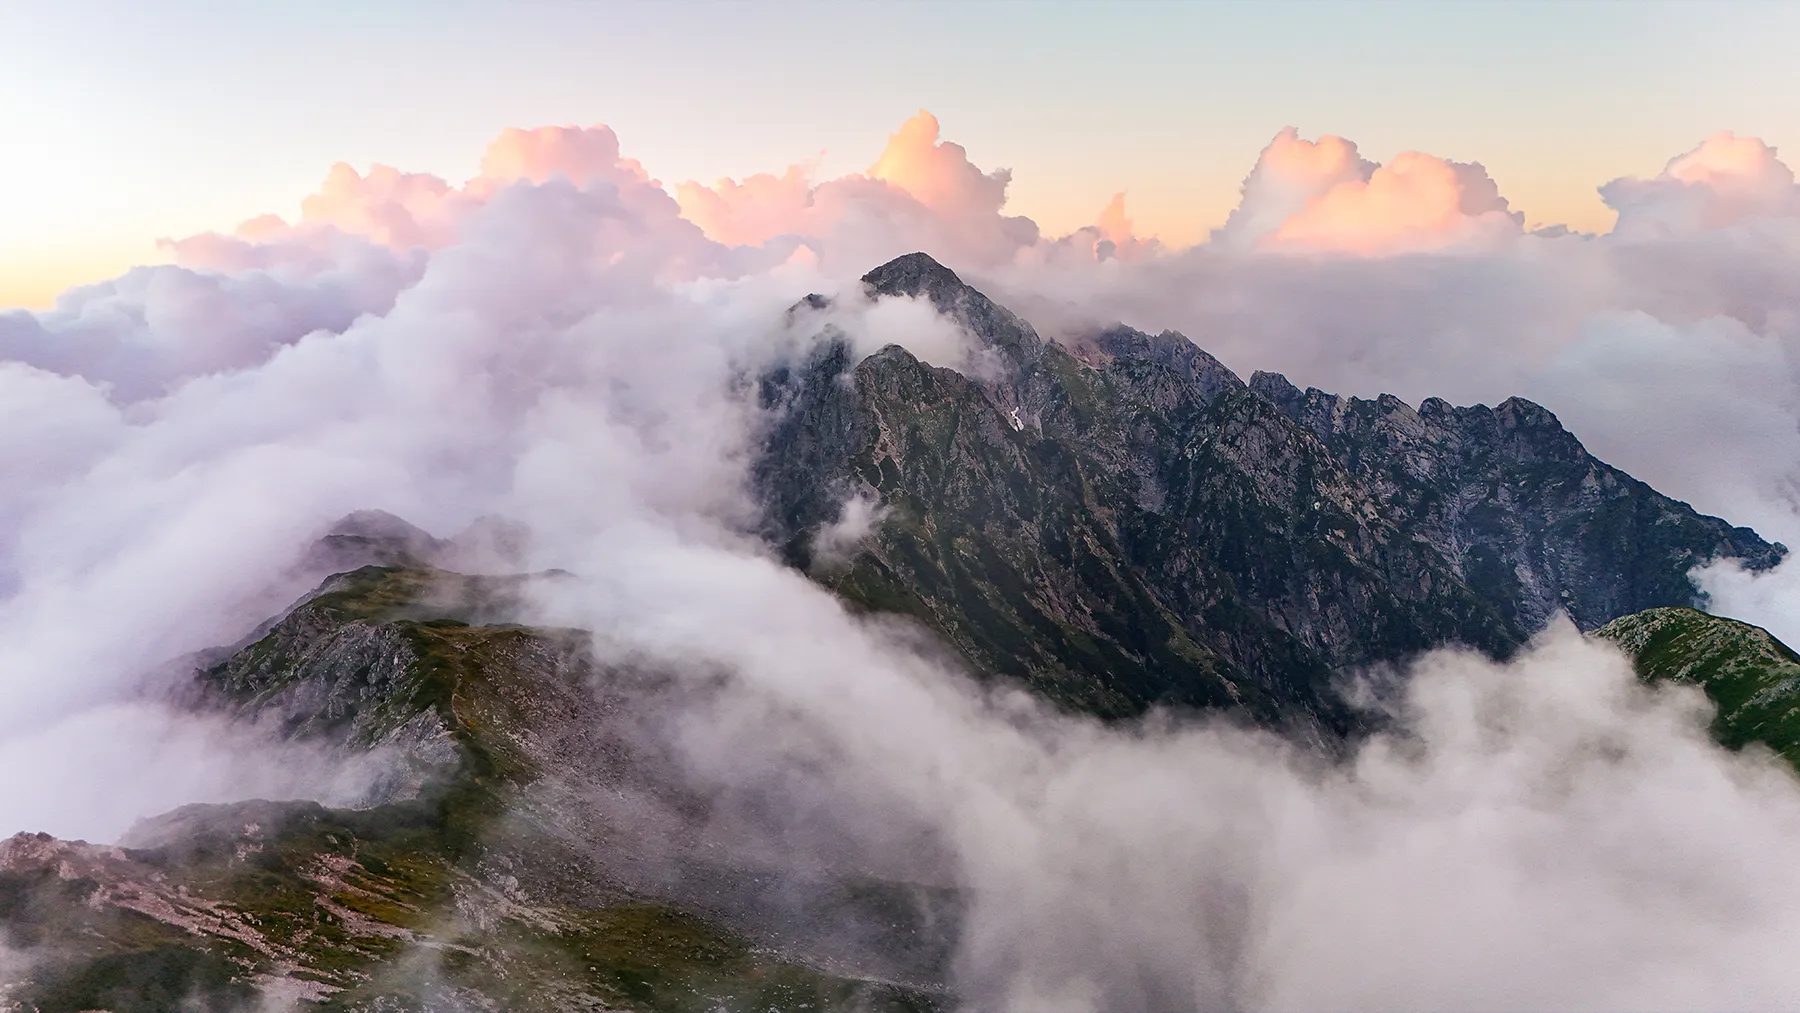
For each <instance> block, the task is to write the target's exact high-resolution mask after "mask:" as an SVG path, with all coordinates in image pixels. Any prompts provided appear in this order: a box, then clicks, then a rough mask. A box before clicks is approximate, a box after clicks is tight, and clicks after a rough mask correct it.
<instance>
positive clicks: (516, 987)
mask: <svg viewBox="0 0 1800 1013" xmlns="http://www.w3.org/2000/svg"><path fill="white" fill-rule="evenodd" d="M403 534H404V532H402V531H397V530H388V531H386V532H382V533H377V534H375V535H372V536H368V537H372V538H373V540H374V543H375V544H371V545H364V546H362V547H361V550H362V551H363V552H365V553H369V552H373V554H375V555H376V556H378V557H379V558H383V559H386V560H388V561H390V562H391V563H394V564H396V565H386V566H366V567H362V568H360V569H357V570H354V571H352V572H349V573H345V574H341V575H338V576H336V577H333V578H331V579H330V580H328V581H327V582H326V583H325V584H324V585H323V586H321V587H320V588H319V589H317V590H316V591H315V592H314V593H313V594H311V595H309V596H308V597H307V598H306V599H305V600H304V601H302V602H301V603H299V604H298V605H297V606H296V607H295V608H293V609H292V610H290V611H289V612H288V613H287V614H286V615H284V616H282V617H280V618H279V619H278V620H277V621H275V622H273V623H271V624H269V625H268V626H267V627H266V628H265V629H263V630H261V631H259V633H258V635H257V636H256V637H254V638H253V639H252V640H251V641H249V642H247V643H245V644H242V645H239V646H238V647H237V648H235V649H231V650H227V651H223V652H219V654H218V656H217V657H215V658H213V659H212V663H211V664H209V665H207V666H206V667H205V668H204V669H203V670H202V671H201V672H200V673H199V674H198V675H197V686H196V690H197V693H198V702H197V704H196V705H197V706H201V707H206V708H211V709H215V710H223V711H225V712H228V713H233V714H236V715H237V716H238V717H240V718H241V719H243V720H246V721H251V720H263V721H272V722H275V723H278V724H279V725H280V727H282V728H284V729H285V730H286V731H287V732H288V734H290V735H294V736H298V737H304V738H308V739H311V740H313V741H325V742H335V743H337V744H338V745H339V746H340V747H341V748H342V749H343V750H345V751H346V752H347V753H353V754H354V753H366V754H372V755H377V754H378V755H386V756H387V757H389V758H390V762H391V763H392V766H393V767H394V768H395V770H396V772H397V776H396V777H395V778H393V779H392V780H391V782H390V783H388V784H385V785H382V786H380V790H379V792H378V796H379V797H378V798H376V799H374V800H372V801H373V802H374V804H371V805H369V806H366V807H363V808H358V809H335V810H334V809H327V808H324V807H322V806H319V805H317V804H315V803H311V802H304V801H294V802H266V801H256V802H244V803H238V804H231V805H191V806H187V807H184V808H182V809H178V810H176V811H174V812H172V813H168V814H166V815H163V816H160V817H157V818H154V819H150V820H146V821H144V822H142V823H140V824H139V825H138V826H137V827H136V828H134V829H133V830H132V831H131V832H130V834H128V835H127V838H126V840H125V841H124V842H123V844H122V845H121V846H116V847H115V846H100V845H92V844H87V843H83V842H79V841H77V842H70V841H61V840H56V839H54V838H51V837H49V836H48V835H43V834H31V833H21V834H18V835H16V836H14V837H12V838H11V839H9V840H5V841H0V928H4V930H5V942H6V945H7V947H9V948H11V949H14V950H24V951H26V952H28V953H29V954H30V955H31V958H32V959H31V963H30V964H29V965H28V966H27V968H26V969H25V971H24V973H23V974H22V975H20V977H21V978H22V979H23V980H16V981H13V982H12V983H10V985H8V986H0V1009H19V1010H35V1011H38V1013H60V1011H67V1013H76V1011H81V1010H98V1009H106V1010H112V1011H115V1013H140V1011H141V1013H167V1011H170V1010H175V1009H183V1010H206V1011H214V1013H224V1011H238V1010H257V1009H266V1008H269V1007H267V1006H262V1005H259V1003H265V1002H267V1003H273V1004H275V1007H274V1008H286V1004H291V1003H296V1002H302V1001H304V1002H307V1003H313V1004H318V1006H319V1008H323V1009H327V1010H343V1011H351V1010H355V1011H365V1013H374V1011H390V1010H433V1011H439V1010H458V1011H460V1010H506V1011H559V1013H560V1011H572V1010H594V1009H614V1010H617V1009H637V1010H659V1011H660V1010H690V1009H691V1010H696V1011H701V1010H714V1009H721V1008H726V1009H751V1008H754V1009H858V1010H872V1011H874V1010H893V1011H902V1010H915V1011H916V1010H928V1009H932V1008H934V1007H935V1004H936V1002H937V998H936V997H937V995H938V994H939V992H940V991H941V989H940V987H939V986H938V984H937V983H936V981H935V979H933V978H932V975H936V976H939V977H941V976H942V974H943V970H942V964H943V962H944V960H945V959H947V958H946V954H947V952H948V951H947V943H943V942H936V943H934V941H933V938H931V937H926V936H924V934H923V933H922V931H921V930H920V929H919V928H918V925H917V924H915V923H916V922H918V921H919V919H920V917H921V915H922V913H923V909H921V908H920V907H919V905H920V904H931V903H934V902H935V898H934V897H933V896H932V895H930V894H928V893H927V894H919V892H918V891H917V889H915V888H913V887H910V886H909V885H908V884H903V883H886V884H884V883H869V882H859V881H851V880H849V879H846V878H841V877H840V878H839V879H832V878H831V877H830V875H829V870H823V871H821V872H820V875H818V876H817V877H816V878H815V879H813V880H810V881H808V882H797V881H794V880H793V879H792V878H791V877H790V878H788V879H783V878H782V873H783V872H784V871H785V870H773V871H772V870H768V869H764V868H759V867H757V866H756V865H754V863H752V862H748V861H746V860H743V859H739V858H735V857H734V856H732V855H729V854H727V855H725V856H724V858H723V859H721V858H719V857H718V851H719V848H718V843H719V842H718V841H716V840H708V839H707V837H706V834H705V833H704V832H703V829H702V827H701V825H700V824H701V823H702V822H703V819H702V817H703V816H704V800H702V799H700V798H697V797H693V796H691V795H684V794H683V789H682V787H681V786H680V785H679V784H672V783H670V782H669V781H668V779H667V778H666V777H664V776H663V775H661V774H660V773H658V770H659V768H657V767H656V766H655V765H654V764H653V763H651V762H649V758H646V757H643V756H641V755H638V754H635V753H634V752H633V748H632V745H631V743H632V741H633V739H632V737H631V735H630V734H629V732H628V730H627V729H626V728H624V727H621V716H620V715H618V714H615V713H612V712H611V710H610V708H612V707H613V706H614V705H615V704H616V702H617V699H618V698H619V697H621V696H622V695H623V694H624V693H625V692H626V691H627V690H626V687H625V683H627V682H629V681H631V680H632V679H633V678H634V676H632V675H628V674H625V673H616V672H607V671H603V670H601V669H599V668H597V667H596V666H595V665H594V664H593V662H592V660H591V656H590V652H589V650H588V646H587V645H588V644H589V643H590V641H589V639H588V638H587V636H586V635H585V634H578V633H576V632H575V631H569V630H554V629H537V628H530V627H522V626H517V625H512V624H508V623H504V622H500V621H497V618H496V617H497V616H498V615H499V614H500V613H501V612H503V611H505V610H507V605H506V603H507V601H508V600H509V599H513V598H516V596H517V595H518V594H520V593H521V592H522V590H523V589H524V588H525V586H526V585H528V584H530V583H531V582H533V581H540V580H556V579H559V578H558V577H557V576H556V575H555V574H549V575H513V576H505V577H471V576H467V575H462V574H456V573H451V572H448V571H442V570H436V569H432V568H430V567H428V566H426V565H423V564H422V563H420V562H419V561H418V560H417V558H416V557H415V556H414V555H412V553H413V552H415V551H417V550H419V549H420V548H422V547H425V546H421V545H419V544H417V543H414V544H411V545H409V544H407V543H406V540H405V539H404V538H403V537H400V536H401V535H403ZM334 546H335V548H334ZM342 548H343V543H342V541H341V540H336V539H328V540H327V542H326V543H324V547H323V548H322V549H320V550H319V551H337V550H341V549H342ZM643 677H644V676H643V675H642V674H641V673H640V674H639V675H638V676H636V678H640V679H641V678H643ZM627 723H629V722H627ZM696 813H698V814H699V815H698V816H697V815H695V814H696ZM646 856H656V857H655V859H654V861H651V860H650V859H649V858H647V857H646ZM821 912H825V913H823V914H822V913H821ZM752 936H754V940H755V941H754V944H753V942H752ZM921 968H922V969H923V970H921ZM905 975H911V980H909V981H898V980H895V978H896V977H897V976H905Z"/></svg>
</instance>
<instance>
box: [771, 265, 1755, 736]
mask: <svg viewBox="0 0 1800 1013" xmlns="http://www.w3.org/2000/svg"><path fill="white" fill-rule="evenodd" d="M863 284H864V286H865V287H866V290H867V292H868V293H869V294H870V295H871V296H876V297H880V296H909V297H914V298H920V299H927V300H929V301H930V302H931V304H932V305H933V306H935V307H936V308H937V309H938V310H939V311H940V312H941V313H942V314H943V315H945V316H946V317H948V318H950V319H951V320H953V321H955V322H956V323H957V324H959V325H960V326H961V327H962V328H963V329H964V330H966V331H967V332H968V334H969V335H970V336H971V337H972V339H973V340H974V342H975V343H976V344H977V346H978V347H979V348H980V349H981V350H982V351H983V355H984V362H985V364H986V365H987V366H988V367H990V368H988V369H986V370H983V371H981V372H980V375H964V374H962V373H959V372H956V371H953V370H950V369H946V368H943V367H939V366H932V365H928V364H926V363H924V362H921V361H920V360H919V359H918V358H917V357H915V356H914V355H912V354H911V353H909V352H908V351H906V350H905V349H903V348H901V347H898V346H889V347H887V348H884V349H882V350H880V351H879V352H877V353H875V354H873V355H870V356H868V357H867V358H864V359H862V360H861V361H856V359H855V358H854V357H853V356H852V355H851V352H850V343H849V341H848V340H847V339H846V338H845V337H844V336H843V335H842V334H840V333H836V332H834V331H832V330H831V329H830V328H826V330H825V331H824V333H822V334H821V336H820V340H819V342H818V343H817V344H816V346H815V348H814V351H812V352H811V353H810V355H809V356H807V357H806V358H804V359H803V360H801V361H797V362H794V363H791V364H789V365H787V366H784V367H782V368H779V369H776V370H773V371H770V372H769V373H767V374H766V375H764V376H763V377H762V378H761V383H760V388H759V392H760V397H761V402H762V405H763V406H764V408H765V409H766V410H767V412H768V414H769V418H770V422H769V428H768V435H767V442H766V450H765V452H764V454H763V456H762V458H761V459H760V460H759V461H758V462H757V463H756V465H755V468H754V479H755V483H756V487H757V490H758V492H759V494H760V496H761V497H762V500H763V502H764V503H765V504H766V505H767V508H768V517H769V526H768V531H767V533H768V536H769V537H770V539H771V540H772V541H774V542H775V543H776V544H778V545H780V546H781V547H782V549H783V551H784V553H785V555H786V557H787V558H788V559H789V560H790V561H791V562H793V563H794V564H795V565H798V566H803V567H808V568H809V569H811V570H813V571H814V572H815V574H816V575H817V577H818V579H819V580H820V581H822V582H823V583H825V584H826V585H827V586H829V587H831V588H833V589H834V590H835V591H837V592H838V593H839V594H841V595H843V596H844V597H845V598H846V599H848V600H850V601H852V602H855V603H857V604H859V605H861V606H862V607H864V608H867V609H871V610H878V611H892V612H900V613H903V614H906V615H909V616H912V617H914V618H915V619H917V620H919V621H920V622H922V623H923V624H925V625H926V626H927V627H928V628H930V629H932V630H934V631H935V632H936V633H938V634H939V635H940V636H942V637H943V638H944V639H945V640H946V641H947V642H949V643H950V644H952V645H954V646H955V647H957V648H958V649H959V650H960V651H961V652H962V653H963V654H964V655H965V656H966V657H967V658H968V659H969V661H970V662H971V663H972V664H973V666H974V667H975V668H976V669H977V670H978V671H982V672H988V673H995V674H999V675H1004V676H1010V677H1013V678H1016V679H1020V680H1023V681H1024V682H1026V683H1027V684H1029V685H1031V686H1033V687H1034V688H1036V689H1037V690H1038V691H1040V692H1041V693H1043V694H1044V695H1046V696H1048V697H1051V698H1053V699H1055V700H1058V701H1060V702H1062V703H1064V704H1066V705H1067V706H1070V707H1072V708H1076V709H1080V710H1086V711H1091V712H1094V713H1098V714H1102V715H1107V716H1125V715H1130V714H1135V713H1139V712H1141V711H1142V710H1144V709H1145V708H1147V707H1149V706H1152V705H1157V704H1174V705H1189V706H1197V707H1230V708H1241V709H1242V710H1243V711H1245V712H1247V713H1248V714H1250V715H1252V716H1253V717H1254V718H1255V719H1257V720H1260V721H1263V722H1267V723H1272V724H1283V725H1295V724H1303V725H1309V726H1312V727H1314V728H1315V729H1317V730H1319V731H1320V732H1322V733H1323V734H1326V735H1329V734H1332V733H1337V732H1342V731H1344V730H1345V729H1346V728H1348V727H1349V726H1350V725H1351V724H1352V723H1353V721H1354V719H1353V717H1352V716H1351V715H1349V714H1348V713H1346V711H1345V710H1344V708H1343V706H1342V704H1341V703H1339V702H1338V701H1337V697H1336V695H1335V694H1334V693H1333V692H1332V689H1331V678H1332V673H1333V672H1334V671H1337V670H1341V669H1343V668H1345V667H1350V666H1357V665H1366V664H1370V663H1376V662H1384V661H1392V660H1396V659H1399V658H1403V657H1405V656H1407V655H1409V654H1412V653H1415V652H1417V651H1420V650H1423V649H1425V648H1427V647H1430V646H1435V645H1439V644H1444V643H1451V642H1457V643H1463V644H1467V645H1470V646H1473V647H1476V648H1479V649H1481V650H1484V651H1487V652H1489V653H1491V654H1495V655H1505V654H1506V653H1508V652H1509V651H1511V650H1512V649H1514V648H1515V647H1517V646H1518V645H1519V644H1521V643H1523V642H1524V640H1525V639H1526V638H1528V637H1529V636H1531V635H1532V634H1533V633H1535V632H1537V631H1538V630H1539V629H1541V628H1542V627H1543V625H1544V624H1545V622H1546V621H1547V620H1548V618H1549V616H1550V615H1551V614H1552V613H1553V612H1555V611H1557V610H1562V611H1564V612H1566V613H1568V614H1569V615H1570V616H1571V617H1572V618H1573V619H1574V620H1575V621H1576V623H1577V624H1578V625H1580V626H1581V627H1582V628H1584V629H1593V628H1595V627H1598V626H1600V625H1601V624H1603V623H1605V622H1607V621H1608V620H1611V619H1613V618H1616V617H1618V616H1621V615H1625V614H1628V613H1631V612H1635V611H1639V610H1641V609H1644V608H1649V607H1654V606H1665V605H1668V606H1691V605H1696V604H1699V602H1700V595H1699V592H1698V591H1697V590H1696V588H1695V587H1694V585H1693V583H1692V581H1691V580H1690V579H1689V578H1688V572H1689V571H1690V570H1691V569H1692V568H1693V567H1694V566H1696V565H1697V564H1700V563H1704V562H1708V561H1712V560H1715V559H1721V558H1731V559H1737V560H1739V561H1741V562H1742V563H1743V565H1745V566H1746V567H1748V568H1750V569H1756V570H1760V569H1766V568H1768V567H1771V566H1773V565H1775V564H1776V563H1777V562H1779V561H1780V560H1781V558H1782V556H1783V555H1784V554H1785V552H1786V549H1785V547H1783V546H1781V545H1778V544H1777V545H1771V544H1769V543H1767V542H1764V541H1763V540H1762V539H1760V538H1758V537H1757V536H1756V534H1755V533H1754V532H1752V531H1750V530H1748V529H1745V528H1738V527H1733V526H1731V525H1729V524H1727V523H1726V522H1724V521H1722V520H1719V519H1718V518H1714V517H1706V516H1703V515H1701V514H1698V513H1696V512H1695V511H1694V510H1693V509H1692V508H1690V507H1689V506H1687V505H1686V504H1684V503H1680V502H1677V501H1675V500H1672V499H1670V498H1668V497H1666V496H1663V495H1661V494H1659V493H1657V492H1656V491H1655V490H1653V489H1651V488H1650V487H1648V486H1647V485H1645V484H1644V483H1642V482H1638V481H1636V480H1635V479H1632V478H1631V477H1630V476H1628V475H1626V474H1624V473H1623V472H1620V471H1618V470H1617V469H1615V468H1611V467H1609V466H1607V465H1605V464H1604V463H1602V462H1600V461H1598V460H1596V459H1595V458H1594V457H1593V456H1592V455H1590V454H1589V453H1588V452H1587V451H1586V450H1585V449H1584V448H1583V447H1582V446H1581V443H1580V442H1579V441H1578V440H1577V439H1576V438H1575V437H1574V436H1573V435H1571V434H1570V433H1568V432H1567V431H1566V430H1564V429H1563V428H1562V426H1561V425H1560V424H1559V423H1558V422H1557V420H1556V417H1555V416H1554V415H1552V414H1551V413H1550V412H1548V411H1546V410H1545V409H1543V408H1541V407H1539V406H1537V405H1535V404H1532V403H1531V402H1529V401H1524V400H1522V399H1518V398H1514V399H1511V400H1508V401H1506V402H1504V403H1502V404H1501V405H1500V406H1499V407H1498V408H1488V407H1485V406H1482V405H1476V406H1474V407H1469V408H1453V407H1451V406H1450V405H1448V404H1446V403H1444V402H1443V401H1440V400H1436V399H1433V400H1428V401H1426V402H1425V403H1424V404H1423V405H1421V406H1420V408H1419V410H1417V411H1415V410H1413V409H1412V408H1410V407H1408V406H1407V405H1405V404H1404V403H1402V402H1400V401H1399V400H1398V399H1396V398H1393V397H1390V396H1383V397H1381V398H1379V399H1377V400H1375V401H1364V400H1359V399H1356V398H1340V397H1336V396H1334V395H1330V394H1325V393H1322V392H1320V391H1317V390H1308V391H1304V392H1302V391H1300V390H1298V389H1297V388H1295V387H1294V386H1293V385H1292V384H1290V383H1288V382H1287V381H1286V380H1285V379H1284V378H1282V377H1280V376H1278V375H1274V374H1267V373H1258V374H1256V375H1255V376H1253V377H1252V378H1251V382H1250V383H1248V384H1246V383H1245V382H1243V381H1242V380H1241V379H1240V378H1239V377H1238V376H1237V375H1236V374H1235V373H1233V372H1232V371H1231V370H1230V369H1228V368H1226V367H1225V366H1224V365H1223V364H1222V363H1220V362H1219V361H1218V360H1216V359H1214V358H1213V357H1212V356H1210V355H1208V354H1206V353H1205V352H1204V351H1202V350H1201V349H1200V348H1198V347H1197V346H1196V345H1194V344H1193V343H1192V342H1190V341H1189V340H1187V339H1186V338H1185V337H1183V336H1181V335H1179V334H1174V333H1163V334H1160V335H1149V334H1145V333H1142V332H1139V331H1135V330H1132V329H1129V328H1125V327H1116V328H1113V329H1110V330H1106V331H1103V332H1101V333H1098V334H1094V335H1091V336H1088V337H1086V338H1084V339H1082V340H1080V341H1077V342H1073V343H1071V344H1070V345H1069V346H1067V347H1065V346H1064V345H1062V344H1058V343H1055V342H1050V341H1046V340H1044V339H1043V338H1041V337H1040V336H1039V335H1038V334H1037V333H1036V331H1035V330H1033V328H1032V327H1031V325H1030V324H1028V323H1026V322H1025V321H1024V320H1022V319H1020V318H1019V317H1017V316H1016V315H1014V314H1012V313H1011V312H1009V311H1007V310H1006V309H1005V308H1003V307H1001V306H999V305H998V304H996V303H994V302H993V301H992V300H990V299H988V298H987V297H986V296H984V295H983V294H981V293H980V292H978V291H976V290H975V289H974V288H972V287H970V286H968V285H966V284H964V283H963V282H962V280H961V279H960V278H958V277H957V276H956V274H955V273H953V272H952V271H950V270H949V269H947V268H945V267H943V266H942V265H940V264H938V263H936V262H935V261H933V260H932V259H931V258H929V257H927V256H925V255H924V254H913V255H911V256H907V257H902V258H900V259H898V260H895V261H893V262H891V263H889V264H886V265H883V266H882V267H880V268H877V269H876V270H874V271H872V272H870V273H869V274H868V275H867V276H865V277H864V279H863ZM825 302H826V301H825V300H823V299H821V298H820V297H813V298H812V299H811V300H809V302H808V303H806V304H803V305H804V306H807V307H812V308H818V307H822V306H824V305H825ZM797 309H798V308H797ZM857 502H860V503H863V504H871V503H879V504H880V505H881V508H882V509H883V510H884V511H885V514H884V515H883V518H882V520H881V522H880V523H879V525H877V526H876V527H875V528H874V530H873V531H872V532H871V533H870V534H869V536H868V537H867V538H866V539H864V540H863V541H862V542H860V543H859V544H858V545H856V546H855V548H854V550H853V551H852V552H851V553H850V554H849V558H848V559H836V560H833V559H829V558H827V559H817V558H815V557H818V556H820V555H821V554H820V552H819V546H820V545H821V544H822V539H823V540H824V541H827V542H828V541H830V540H831V537H830V536H831V533H832V531H833V525H834V523H836V522H838V521H840V518H841V516H842V515H843V514H844V513H845V511H846V506H845V505H846V504H847V503H857ZM864 509H865V510H866V507H865V508H864Z"/></svg>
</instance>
